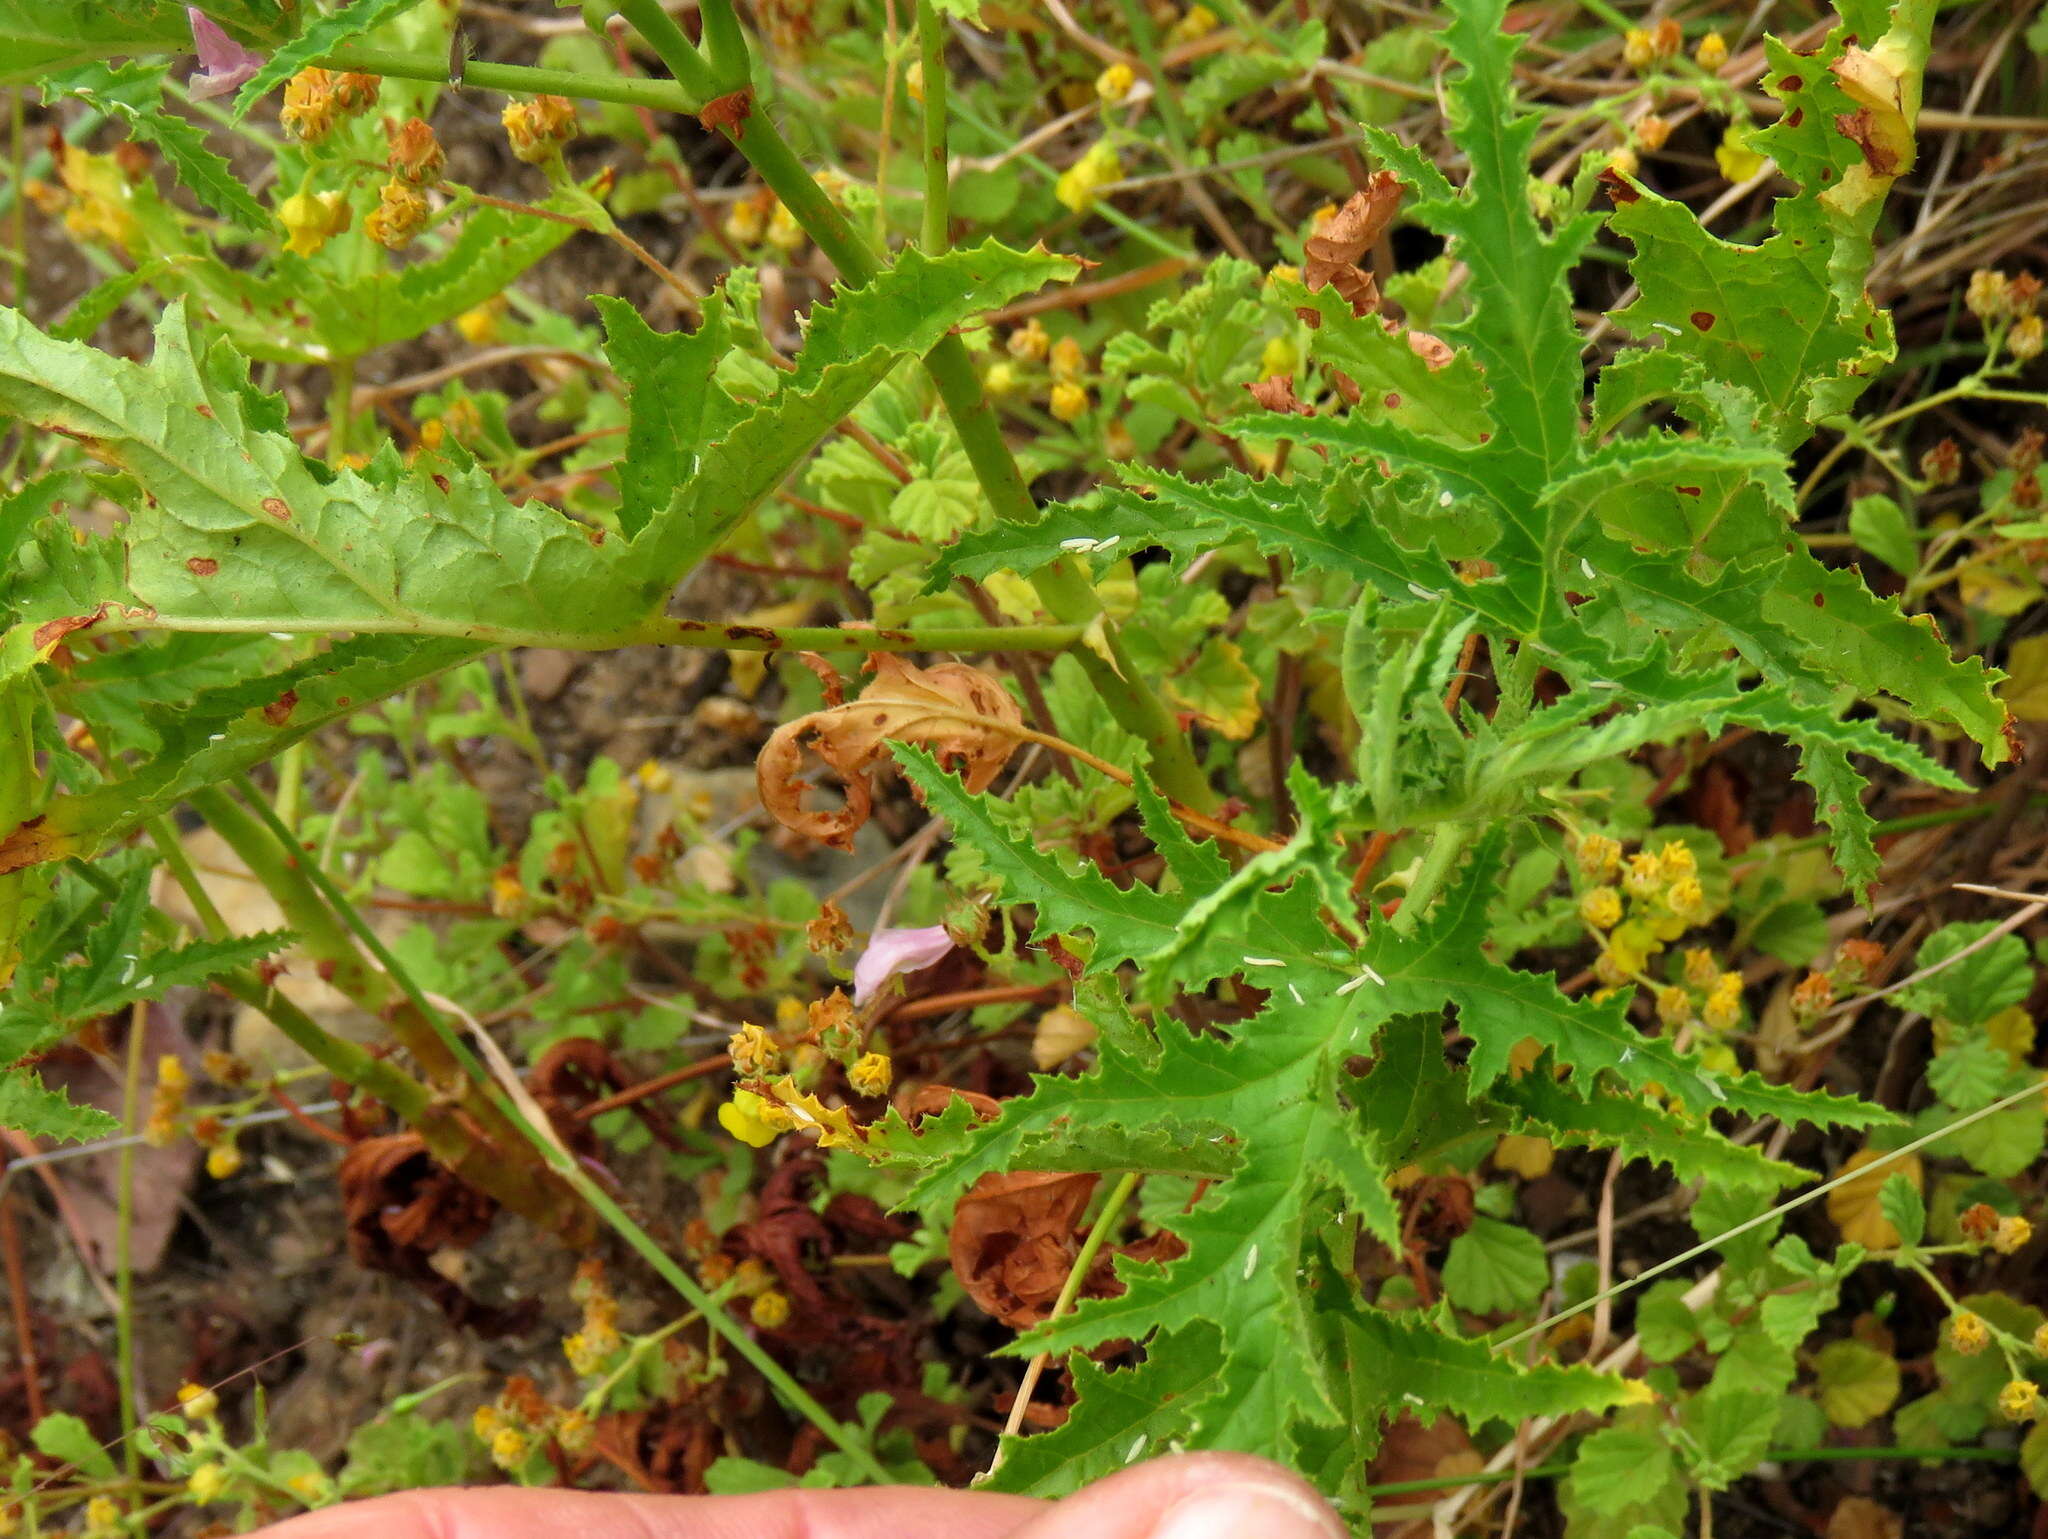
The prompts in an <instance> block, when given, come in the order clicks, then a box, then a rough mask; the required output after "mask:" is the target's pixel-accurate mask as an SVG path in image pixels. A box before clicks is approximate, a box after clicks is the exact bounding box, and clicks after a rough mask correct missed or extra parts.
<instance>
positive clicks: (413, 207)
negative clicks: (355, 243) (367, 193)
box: [363, 176, 430, 251]
mask: <svg viewBox="0 0 2048 1539" xmlns="http://www.w3.org/2000/svg"><path fill="white" fill-rule="evenodd" d="M429 212H430V210H429V209H428V207H427V196H426V194H425V193H423V192H421V191H420V190H419V188H417V187H415V186H413V184H412V183H411V182H407V181H402V180H400V179H399V178H398V177H395V176H394V177H393V178H392V179H391V180H390V181H388V182H386V183H385V184H384V185H383V186H382V187H380V188H378V189H377V207H376V208H375V210H373V211H372V212H371V214H370V217H369V218H368V219H366V220H364V221H363V233H364V234H366V235H368V236H369V237H370V239H371V240H373V241H375V242H376V243H377V244H378V245H380V246H382V247H383V248H384V249H385V250H387V251H403V250H404V249H405V248H406V247H407V246H410V245H411V244H412V241H413V237H414V236H415V235H417V234H419V233H420V231H421V230H423V229H425V228H426V227H427V215H428V213H429Z"/></svg>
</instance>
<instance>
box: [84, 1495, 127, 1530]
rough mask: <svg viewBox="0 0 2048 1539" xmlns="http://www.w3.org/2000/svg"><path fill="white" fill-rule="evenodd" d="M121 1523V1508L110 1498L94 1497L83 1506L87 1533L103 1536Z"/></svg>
mask: <svg viewBox="0 0 2048 1539" xmlns="http://www.w3.org/2000/svg"><path fill="white" fill-rule="evenodd" d="M120 1521H121V1508H120V1505H119V1504H118V1503H117V1502H115V1500H114V1499H113V1498H112V1497H111V1496H95V1497H94V1498H93V1499H92V1500H91V1501H89V1502H87V1503H86V1504H85V1529H86V1532H87V1533H91V1534H103V1533H106V1532H108V1531H109V1530H110V1529H112V1528H114V1527H115V1526H116V1525H117V1524H119V1523H120Z"/></svg>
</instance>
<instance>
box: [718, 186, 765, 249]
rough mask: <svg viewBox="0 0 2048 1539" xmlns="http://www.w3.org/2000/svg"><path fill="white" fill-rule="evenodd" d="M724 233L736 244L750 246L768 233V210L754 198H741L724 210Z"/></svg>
mask: <svg viewBox="0 0 2048 1539" xmlns="http://www.w3.org/2000/svg"><path fill="white" fill-rule="evenodd" d="M725 233H726V235H727V236H728V237H730V238H731V240H732V242H733V244H734V245H736V246H751V245H753V244H754V243H755V242H756V241H758V240H759V239H760V238H761V237H762V236H763V235H766V234H767V233H768V210H767V209H765V208H763V207H762V206H761V204H760V203H759V202H758V201H757V200H755V199H754V198H751V197H747V198H741V199H740V200H739V201H738V202H736V203H734V204H733V206H732V207H731V208H729V209H727V210H726V214H725Z"/></svg>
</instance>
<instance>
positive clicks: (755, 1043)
mask: <svg viewBox="0 0 2048 1539" xmlns="http://www.w3.org/2000/svg"><path fill="white" fill-rule="evenodd" d="M725 1045H726V1051H727V1052H729V1053H731V1054H732V1066H733V1068H734V1069H735V1070H736V1071H737V1072H738V1073H740V1074H741V1075H743V1076H745V1077H746V1078H748V1079H766V1078H767V1077H768V1076H769V1075H771V1074H774V1073H776V1072H777V1071H779V1070H780V1069H781V1068H782V1049H781V1048H779V1047H777V1046H776V1045H775V1039H774V1038H773V1037H771V1036H769V1035H768V1033H767V1031H766V1030H765V1029H764V1028H762V1027H760V1026H756V1025H755V1024H754V1023H753V1022H751V1021H749V1022H748V1023H747V1024H746V1025H744V1026H742V1027H740V1029H739V1030H738V1031H736V1032H734V1033H733V1034H732V1035H731V1036H730V1037H729V1038H727V1039H726V1044H725Z"/></svg>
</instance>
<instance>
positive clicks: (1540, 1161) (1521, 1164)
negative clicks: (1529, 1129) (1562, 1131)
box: [1493, 1133, 1557, 1181]
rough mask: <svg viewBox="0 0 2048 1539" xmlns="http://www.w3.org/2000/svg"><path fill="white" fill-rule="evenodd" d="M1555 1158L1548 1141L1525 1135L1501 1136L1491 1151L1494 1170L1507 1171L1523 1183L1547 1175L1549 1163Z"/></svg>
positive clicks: (1555, 1154) (1508, 1134)
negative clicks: (1518, 1177)
mask: <svg viewBox="0 0 2048 1539" xmlns="http://www.w3.org/2000/svg"><path fill="white" fill-rule="evenodd" d="M1556 1158H1557V1151H1556V1150H1555V1149H1553V1148H1551V1146H1550V1140H1549V1139H1547V1138H1534V1137H1531V1136H1530V1135H1528V1134H1526V1133H1504V1134H1502V1135H1501V1140H1500V1142H1499V1143H1498V1144H1496V1145H1495V1146H1494V1150H1493V1165H1494V1169H1496V1170H1505V1171H1509V1172H1511V1173H1512V1174H1514V1175H1518V1176H1520V1177H1521V1178H1522V1179H1523V1180H1524V1181H1534V1180H1535V1179H1536V1178H1537V1177H1538V1176H1543V1175H1548V1174H1549V1173H1550V1165H1551V1162H1552V1161H1553V1160H1555V1159H1556Z"/></svg>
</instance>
